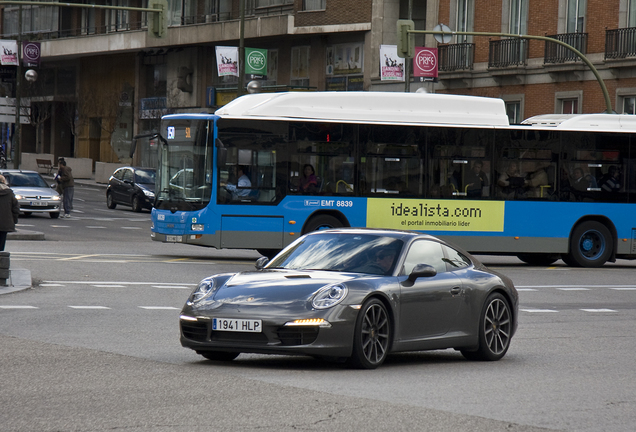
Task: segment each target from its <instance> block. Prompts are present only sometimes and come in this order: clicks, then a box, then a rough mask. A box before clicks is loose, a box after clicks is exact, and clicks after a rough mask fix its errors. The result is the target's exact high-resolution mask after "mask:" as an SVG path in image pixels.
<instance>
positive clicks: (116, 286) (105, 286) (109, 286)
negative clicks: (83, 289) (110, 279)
mask: <svg viewBox="0 0 636 432" xmlns="http://www.w3.org/2000/svg"><path fill="white" fill-rule="evenodd" d="M91 286H93V287H95V288H126V285H113V284H110V285H106V284H104V285H93V284H91Z"/></svg>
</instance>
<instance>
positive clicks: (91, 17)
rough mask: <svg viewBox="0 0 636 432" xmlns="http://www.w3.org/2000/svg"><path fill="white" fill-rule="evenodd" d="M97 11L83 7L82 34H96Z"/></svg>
mask: <svg viewBox="0 0 636 432" xmlns="http://www.w3.org/2000/svg"><path fill="white" fill-rule="evenodd" d="M95 12H96V11H95V9H84V8H82V34H95V33H96V32H97V23H96V22H95Z"/></svg>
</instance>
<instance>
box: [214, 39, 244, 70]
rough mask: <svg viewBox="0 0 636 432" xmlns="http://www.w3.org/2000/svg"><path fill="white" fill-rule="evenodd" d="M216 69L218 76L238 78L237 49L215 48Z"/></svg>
mask: <svg viewBox="0 0 636 432" xmlns="http://www.w3.org/2000/svg"><path fill="white" fill-rule="evenodd" d="M216 67H217V70H218V73H219V76H239V65H238V48H237V47H223V46H218V47H216Z"/></svg>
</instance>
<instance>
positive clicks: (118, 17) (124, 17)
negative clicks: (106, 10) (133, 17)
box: [107, 0, 130, 32]
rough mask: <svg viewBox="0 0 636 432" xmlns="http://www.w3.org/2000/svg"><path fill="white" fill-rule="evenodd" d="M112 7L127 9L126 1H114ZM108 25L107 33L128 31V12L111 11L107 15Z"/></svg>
mask: <svg viewBox="0 0 636 432" xmlns="http://www.w3.org/2000/svg"><path fill="white" fill-rule="evenodd" d="M113 6H123V7H129V6H130V4H129V2H128V0H115V1H113ZM109 19H110V23H109V26H108V30H107V31H109V32H114V31H122V30H130V19H129V11H127V10H111V11H110V15H109Z"/></svg>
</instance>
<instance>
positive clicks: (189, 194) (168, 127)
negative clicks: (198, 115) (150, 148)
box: [155, 119, 212, 210]
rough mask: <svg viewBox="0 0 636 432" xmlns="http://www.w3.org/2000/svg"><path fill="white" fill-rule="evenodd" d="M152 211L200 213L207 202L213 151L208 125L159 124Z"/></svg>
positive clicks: (180, 121)
mask: <svg viewBox="0 0 636 432" xmlns="http://www.w3.org/2000/svg"><path fill="white" fill-rule="evenodd" d="M161 130H162V135H164V137H165V138H166V140H165V141H163V140H162V142H161V143H160V151H159V168H158V169H157V186H158V188H157V191H156V194H157V201H156V203H155V208H158V209H167V210H171V209H177V210H199V209H202V208H204V207H205V206H206V205H207V204H208V203H209V202H210V195H211V192H212V187H211V186H212V149H211V148H210V147H209V145H208V144H209V143H208V136H210V135H211V134H209V133H208V122H207V121H206V120H196V119H166V120H164V121H163V122H162V127H161Z"/></svg>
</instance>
